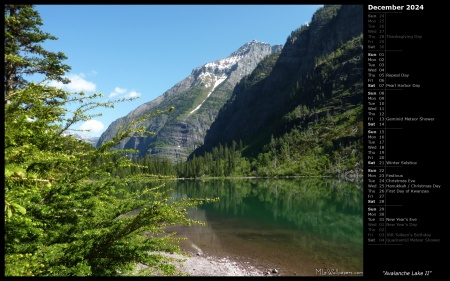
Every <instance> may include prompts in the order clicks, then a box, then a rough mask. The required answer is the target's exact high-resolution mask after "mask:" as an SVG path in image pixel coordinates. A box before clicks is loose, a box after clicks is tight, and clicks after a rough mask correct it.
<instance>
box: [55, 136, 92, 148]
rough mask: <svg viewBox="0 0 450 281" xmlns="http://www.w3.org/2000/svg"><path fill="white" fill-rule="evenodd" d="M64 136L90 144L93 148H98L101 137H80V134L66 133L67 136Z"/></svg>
mask: <svg viewBox="0 0 450 281" xmlns="http://www.w3.org/2000/svg"><path fill="white" fill-rule="evenodd" d="M63 136H72V137H74V138H76V139H78V140H80V141H84V142H87V143H90V144H91V145H92V146H93V147H96V146H97V142H98V140H99V137H89V136H85V135H79V134H74V133H65V134H64V133H63Z"/></svg>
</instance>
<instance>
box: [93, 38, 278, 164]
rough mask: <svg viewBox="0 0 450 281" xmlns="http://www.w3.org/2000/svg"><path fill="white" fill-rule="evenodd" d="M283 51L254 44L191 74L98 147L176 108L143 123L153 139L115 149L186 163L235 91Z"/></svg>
mask: <svg viewBox="0 0 450 281" xmlns="http://www.w3.org/2000/svg"><path fill="white" fill-rule="evenodd" d="M281 49H282V46H281V45H275V46H271V45H269V44H267V43H262V42H258V41H256V40H253V41H251V42H249V43H246V44H244V45H243V46H242V47H240V48H239V49H238V50H237V51H235V52H233V53H232V54H231V55H230V56H228V57H226V58H224V59H219V60H216V61H214V62H210V63H207V64H205V65H202V66H200V67H197V68H195V69H193V70H192V73H191V74H190V75H189V76H188V77H186V78H185V79H184V80H182V81H180V82H178V83H177V84H175V85H174V86H173V87H172V88H171V89H169V90H167V91H166V92H165V93H164V94H162V95H161V96H159V97H158V98H156V99H155V100H153V101H151V102H147V103H144V104H142V105H141V106H139V107H138V108H136V109H135V110H133V111H131V112H130V113H129V114H127V115H126V116H124V117H122V118H119V119H117V120H115V121H114V122H113V123H111V125H110V126H109V127H108V128H107V130H106V131H105V132H104V133H103V134H102V135H101V136H100V139H99V141H98V144H97V146H100V145H101V144H102V143H103V142H107V141H109V140H111V139H112V138H113V137H114V136H115V135H116V133H117V132H118V130H119V127H120V126H126V125H127V124H129V123H130V122H131V121H132V120H133V119H134V118H137V117H139V116H141V115H143V114H147V113H151V112H154V111H156V110H165V109H168V108H170V107H171V106H174V107H175V110H173V111H172V112H170V113H168V114H161V115H158V116H155V117H151V118H150V119H147V120H145V121H144V123H143V124H142V125H143V126H144V127H145V128H147V130H148V131H151V132H154V133H155V134H154V135H149V136H146V137H133V136H132V137H130V138H127V139H125V140H123V141H122V142H121V143H120V145H118V146H117V148H125V149H127V148H132V149H137V150H139V154H140V155H141V156H144V155H146V154H152V155H154V156H160V157H168V158H170V159H171V160H173V161H177V159H180V160H182V161H184V160H186V158H187V156H188V155H189V153H190V152H192V151H193V150H194V149H195V148H196V147H197V146H199V145H201V144H203V139H204V137H205V135H206V132H207V130H208V129H209V127H210V125H211V124H212V122H213V121H214V120H215V118H216V116H217V113H218V112H219V109H220V108H221V107H222V106H223V105H224V104H225V102H227V100H228V99H229V98H230V96H231V93H232V91H233V88H234V86H235V85H236V84H237V83H238V82H239V81H240V80H241V79H242V77H244V76H246V75H248V74H249V73H251V72H252V71H253V69H255V67H256V66H257V65H258V63H259V62H260V61H261V60H262V59H263V58H265V57H266V56H268V55H270V54H272V53H274V52H280V51H281Z"/></svg>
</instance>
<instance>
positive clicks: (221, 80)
mask: <svg viewBox="0 0 450 281" xmlns="http://www.w3.org/2000/svg"><path fill="white" fill-rule="evenodd" d="M227 78H228V77H227V76H226V75H222V76H221V77H219V79H217V81H216V82H215V83H214V86H213V88H212V90H211V91H210V92H209V93H208V95H207V96H206V99H208V98H209V96H210V95H211V94H212V92H214V89H215V88H216V87H217V86H219V85H220V84H221V83H222V82H223V81H225V80H226V79H227ZM206 99H204V100H203V101H202V102H201V103H200V104H199V105H198V106H197V107H196V108H195V109H194V110H192V111H191V112H189V114H191V113H194V112H195V111H197V110H198V109H199V108H200V107H201V106H202V105H203V103H204V102H205V101H206Z"/></svg>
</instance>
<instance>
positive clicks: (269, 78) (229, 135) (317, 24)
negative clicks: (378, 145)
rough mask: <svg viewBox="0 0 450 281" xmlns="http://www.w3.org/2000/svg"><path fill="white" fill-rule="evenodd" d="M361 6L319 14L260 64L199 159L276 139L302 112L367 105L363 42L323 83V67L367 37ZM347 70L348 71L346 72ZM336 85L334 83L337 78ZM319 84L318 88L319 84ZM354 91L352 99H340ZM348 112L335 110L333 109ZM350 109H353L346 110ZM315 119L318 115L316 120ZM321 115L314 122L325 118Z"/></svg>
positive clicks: (224, 113) (232, 100) (237, 90)
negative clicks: (220, 148) (229, 146)
mask: <svg viewBox="0 0 450 281" xmlns="http://www.w3.org/2000/svg"><path fill="white" fill-rule="evenodd" d="M362 16H363V8H362V6H361V5H325V6H324V7H323V8H320V9H319V10H317V12H316V13H315V14H314V16H313V18H312V20H311V22H310V24H308V25H303V26H302V27H300V28H299V29H297V30H295V31H293V32H292V34H291V35H290V36H289V38H288V39H287V41H286V43H285V45H284V47H283V49H282V52H281V54H279V56H278V57H274V58H273V59H272V60H270V61H268V62H267V63H266V64H265V65H263V64H261V65H259V66H258V67H257V68H256V69H255V70H254V71H253V73H252V74H250V75H249V76H248V77H246V78H245V79H243V80H242V81H241V82H240V83H239V84H238V85H237V86H236V88H235V89H234V92H233V94H232V97H231V98H230V102H228V103H227V104H225V105H224V107H223V108H222V110H221V112H220V113H219V114H218V116H217V118H216V120H215V122H214V123H213V124H212V125H211V127H210V130H209V131H208V134H207V135H206V137H205V141H204V145H203V146H202V147H200V148H198V149H197V150H196V152H195V154H196V155H201V154H202V153H203V152H204V151H209V150H210V149H211V148H212V147H215V146H217V145H218V144H219V143H222V144H225V143H230V142H231V141H232V140H235V141H239V140H242V141H244V143H246V144H251V143H255V142H259V144H260V146H261V145H263V144H264V143H265V142H267V141H268V140H270V136H271V135H277V134H279V133H283V131H284V130H286V128H287V127H289V126H290V124H286V123H283V121H282V120H283V117H284V116H286V114H288V113H289V112H291V111H292V110H294V109H295V108H296V107H298V106H299V105H300V106H304V107H305V108H308V110H311V111H317V112H320V111H323V112H324V113H325V112H326V110H324V109H325V108H327V107H329V106H330V103H331V102H334V100H338V99H342V101H339V102H342V104H345V103H346V102H347V100H349V101H350V103H351V104H353V105H355V104H360V103H361V102H362V59H361V58H362V43H361V47H360V48H359V49H358V48H357V49H356V50H357V51H356V52H357V53H355V54H352V55H351V56H350V57H349V58H348V59H346V60H344V59H343V60H342V63H341V64H342V65H341V68H339V69H336V70H333V71H332V72H331V71H330V72H329V71H328V70H326V71H327V73H329V74H327V75H330V77H329V79H326V80H325V81H320V80H319V79H315V77H316V78H317V77H319V75H321V74H320V72H321V71H325V70H323V67H321V68H319V67H318V66H319V65H318V62H319V61H321V60H322V59H324V58H326V57H327V56H329V55H330V54H331V53H332V52H334V51H336V50H337V49H339V48H340V47H341V46H343V44H345V43H346V42H349V41H350V40H352V39H353V38H356V37H358V36H361V34H362V32H363V17H362ZM344 66H345V67H344ZM331 78H332V79H333V81H332V79H331ZM314 83H316V84H317V85H316V84H314ZM345 90H348V91H349V92H351V93H352V95H348V96H345V97H340V96H339V97H338V96H336V95H337V94H336V93H338V92H339V93H343V92H344V91H345ZM335 108H336V110H341V111H342V110H343V109H344V108H341V109H339V108H338V107H334V106H333V110H334V109H335ZM346 109H347V108H346ZM311 116H313V115H311ZM320 117H321V116H319V115H315V116H314V117H311V118H314V119H315V118H320ZM305 126H307V123H305Z"/></svg>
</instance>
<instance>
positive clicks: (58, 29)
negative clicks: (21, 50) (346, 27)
mask: <svg viewBox="0 0 450 281" xmlns="http://www.w3.org/2000/svg"><path fill="white" fill-rule="evenodd" d="M319 7H320V5H35V9H36V10H37V11H38V12H39V14H40V16H41V18H42V22H43V25H42V26H41V27H40V28H41V30H42V31H44V32H48V33H50V34H51V35H54V36H56V37H58V40H48V41H46V42H45V43H44V44H43V46H44V48H46V49H47V50H49V51H54V52H63V53H64V54H66V56H67V57H68V59H67V60H65V61H64V63H65V64H67V65H69V66H71V68H72V69H71V71H70V73H68V74H67V76H68V78H69V79H71V81H72V83H71V84H69V85H66V86H65V89H66V90H69V91H84V92H86V93H88V94H91V93H94V92H95V93H102V94H103V95H104V97H103V98H102V99H99V100H98V101H106V100H108V99H109V100H113V99H120V98H123V97H130V96H135V97H139V98H137V99H135V100H133V101H131V102H130V101H127V102H122V103H116V105H115V108H114V109H107V108H103V107H100V108H98V109H96V110H92V111H89V112H88V113H90V114H97V113H101V114H102V116H99V117H94V118H93V120H91V121H89V122H87V123H80V124H76V125H75V126H74V127H73V129H80V128H81V129H85V130H90V132H85V134H86V135H89V136H100V135H101V133H102V132H104V131H105V130H106V129H107V127H108V126H109V125H110V124H111V122H113V121H114V120H116V119H118V118H120V117H123V116H125V115H127V114H128V113H129V112H130V111H132V110H133V109H135V108H137V107H138V106H139V105H141V104H143V103H146V102H149V101H152V100H154V99H155V98H156V97H158V96H160V95H162V94H163V93H164V92H165V91H167V90H169V89H170V88H171V87H172V86H174V85H175V84H176V83H178V82H179V81H181V80H183V79H184V78H186V77H188V76H189V75H190V74H191V71H192V69H194V68H196V67H198V66H201V65H203V64H206V63H208V62H212V61H215V60H218V59H222V58H225V57H227V56H229V55H230V54H231V53H232V52H234V51H236V50H237V49H239V47H241V46H242V45H244V44H245V43H248V42H250V41H252V40H258V41H261V42H266V43H269V44H271V45H275V44H282V45H284V43H285V42H286V39H287V37H288V36H289V35H290V33H291V32H292V31H293V30H295V29H297V28H299V27H300V26H301V25H302V24H305V23H307V22H309V21H311V17H312V15H313V13H314V12H315V11H316V10H317V9H318V8H319ZM55 86H58V85H56V84H55ZM71 109H72V110H73V109H74V108H71Z"/></svg>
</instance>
